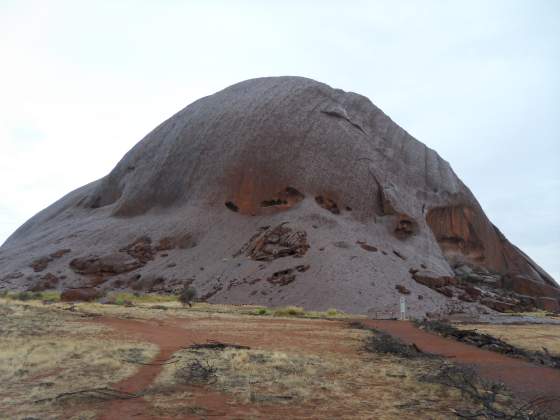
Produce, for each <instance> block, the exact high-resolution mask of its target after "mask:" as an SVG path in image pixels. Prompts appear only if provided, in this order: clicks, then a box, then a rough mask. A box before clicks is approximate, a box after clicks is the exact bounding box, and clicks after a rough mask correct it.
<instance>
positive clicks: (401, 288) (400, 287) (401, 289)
mask: <svg viewBox="0 0 560 420" xmlns="http://www.w3.org/2000/svg"><path fill="white" fill-rule="evenodd" d="M395 289H397V290H398V291H399V293H401V294H403V295H410V290H408V289H407V288H406V287H404V286H403V285H401V284H397V285H396V286H395Z"/></svg>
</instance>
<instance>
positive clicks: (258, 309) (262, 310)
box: [252, 308, 270, 315]
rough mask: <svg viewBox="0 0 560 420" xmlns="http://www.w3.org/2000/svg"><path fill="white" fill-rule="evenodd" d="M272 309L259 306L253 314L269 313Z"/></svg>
mask: <svg viewBox="0 0 560 420" xmlns="http://www.w3.org/2000/svg"><path fill="white" fill-rule="evenodd" d="M269 314H270V311H269V310H268V309H266V308H257V309H255V310H254V311H253V312H252V315H269Z"/></svg>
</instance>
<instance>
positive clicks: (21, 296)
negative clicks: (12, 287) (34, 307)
mask: <svg viewBox="0 0 560 420" xmlns="http://www.w3.org/2000/svg"><path fill="white" fill-rule="evenodd" d="M14 299H15V300H21V301H22V302H25V301H28V300H31V299H33V295H32V294H31V293H30V292H19V293H16V294H15V295H14Z"/></svg>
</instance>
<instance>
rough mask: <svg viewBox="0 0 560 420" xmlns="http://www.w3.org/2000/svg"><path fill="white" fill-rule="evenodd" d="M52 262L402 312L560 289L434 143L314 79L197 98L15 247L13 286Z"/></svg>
mask: <svg viewBox="0 0 560 420" xmlns="http://www.w3.org/2000/svg"><path fill="white" fill-rule="evenodd" d="M60 250H64V251H65V252H58V251H60ZM57 252H58V253H57ZM460 267H467V269H470V270H472V271H473V273H474V274H473V275H474V276H475V277H473V278H476V275H478V274H476V273H482V275H486V276H488V277H489V278H490V281H489V282H485V281H479V280H476V281H471V280H469V278H470V277H469V276H468V275H463V276H461V275H458V274H457V273H456V272H455V271H456V270H457V269H458V268H460ZM47 268H48V270H49V272H52V273H53V275H55V276H56V278H58V279H59V281H58V282H51V283H52V284H53V285H56V287H57V288H59V289H61V290H62V289H64V288H79V287H85V288H88V287H92V286H94V287H95V288H96V290H100V291H102V290H108V289H133V290H144V291H158V292H173V291H176V290H178V289H180V288H181V287H182V286H183V285H184V284H187V283H188V284H192V285H193V286H194V287H195V288H196V289H198V290H199V296H202V297H204V298H205V299H207V300H209V301H211V302H228V303H254V304H265V305H286V304H295V305H302V306H305V307H306V308H309V309H328V308H331V307H334V308H337V309H341V310H345V311H351V312H361V313H367V312H375V313H385V314H389V315H390V314H392V313H394V312H395V311H396V310H397V309H398V306H397V304H398V301H399V299H400V297H401V296H403V291H405V290H406V291H407V292H408V293H404V295H405V296H406V299H407V302H408V307H409V312H410V313H411V314H412V315H421V314H424V313H426V312H428V311H429V312H430V313H437V312H441V313H445V312H452V311H454V312H457V311H464V312H469V311H473V312H477V311H481V310H490V309H489V308H490V307H493V308H494V309H496V308H497V307H502V308H504V307H506V306H507V305H513V308H516V307H518V306H516V305H517V303H512V302H518V303H519V302H521V301H522V300H523V299H524V300H523V301H524V302H525V304H529V303H530V302H533V304H534V305H535V306H538V305H540V306H541V307H544V308H547V309H552V310H554V309H555V308H557V304H558V299H560V293H559V291H560V289H559V288H558V285H557V284H556V283H555V281H554V280H553V279H552V278H551V277H550V276H549V275H547V274H546V273H545V272H544V271H543V270H542V269H541V268H540V267H538V265H537V264H535V263H534V262H533V261H532V260H531V259H530V258H529V257H528V256H526V255H525V254H524V253H523V252H521V251H520V250H519V249H518V248H516V247H515V246H514V245H512V244H511V243H510V242H509V241H508V240H507V239H506V238H505V237H504V235H502V233H501V232H500V231H499V230H498V229H497V228H496V227H495V226H493V225H492V223H491V222H490V221H489V220H488V218H487V217H486V215H485V214H484V212H483V210H482V208H481V207H480V205H479V203H478V202H477V200H476V198H475V197H474V196H473V194H472V193H471V192H470V190H469V189H468V188H467V187H466V186H465V185H464V184H463V183H462V182H461V181H460V179H459V178H458V177H457V176H456V175H455V173H454V172H453V170H452V169H451V167H450V166H449V164H448V163H447V162H446V161H444V160H443V159H442V158H441V157H440V156H439V155H438V154H437V153H436V152H435V151H433V150H431V149H429V148H428V147H426V146H425V145H424V144H422V143H420V142H419V141H417V140H415V139H414V138H413V137H412V136H410V135H409V134H408V133H407V132H406V131H404V130H403V129H402V128H400V127H399V126H398V125H397V124H395V123H394V122H393V121H392V120H391V119H390V118H389V117H388V116H387V115H385V114H384V113H383V112H382V111H381V110H380V109H379V108H377V107H376V106H375V105H373V104H372V103H371V102H370V101H369V100H368V99H367V98H365V97H363V96H361V95H358V94H355V93H350V92H344V91H341V90H338V89H332V88H330V87H329V86H327V85H325V84H322V83H318V82H315V81H313V80H310V79H306V78H300V77H275V78H260V79H253V80H248V81H245V82H241V83H238V84H236V85H233V86H231V87H229V88H227V89H225V90H223V91H220V92H218V93H216V94H214V95H211V96H208V97H205V98H202V99H200V100H198V101H196V102H194V103H193V104H191V105H189V106H187V107H186V108H185V109H183V110H182V111H180V112H179V113H177V114H176V115H174V116H173V117H171V118H170V119H169V120H167V121H165V122H163V123H162V124H160V125H159V126H158V127H156V128H155V129H154V130H153V131H152V132H151V133H149V134H148V135H147V136H146V137H145V138H144V139H143V140H142V141H140V142H139V143H138V144H137V145H136V146H135V147H134V148H133V149H132V150H130V151H129V152H128V153H127V154H126V155H125V156H124V157H123V159H122V160H121V161H120V162H119V163H118V164H117V166H116V167H115V168H114V169H113V170H112V171H111V173H110V174H108V175H107V176H105V177H104V178H102V179H100V180H97V181H95V182H92V183H90V184H88V185H85V186H83V187H81V188H79V189H77V190H75V191H73V192H71V193H70V194H68V195H66V196H65V197H63V198H62V199H60V200H59V201H57V202H56V203H54V204H53V205H51V206H50V207H48V208H47V209H45V210H43V211H41V212H40V213H39V214H37V215H36V216H34V217H33V218H31V219H30V220H29V221H28V222H26V223H25V224H24V225H23V226H21V227H20V228H19V229H18V230H17V231H16V232H15V233H14V234H13V235H12V236H11V237H10V238H9V239H8V240H7V241H6V243H5V244H4V245H3V246H2V247H1V248H0V288H6V289H27V288H31V287H34V286H36V285H38V284H39V283H40V282H41V281H43V283H40V284H39V285H38V286H37V287H43V285H44V283H45V282H44V279H41V271H43V270H45V269H47ZM471 274H472V273H471ZM50 280H52V278H51V279H50ZM50 280H49V281H50ZM51 283H49V284H51ZM397 286H398V287H397ZM502 292H503V293H502ZM501 295H505V296H506V297H505V298H502V297H501ZM520 296H525V297H526V298H521V297H520ZM543 298H544V299H543ZM531 299H533V300H531ZM489 301H493V302H496V301H497V302H502V303H503V304H504V305H505V304H507V305H506V306H500V305H501V304H500V303H498V304H496V303H492V304H487V305H486V306H484V305H485V302H489ZM527 302H529V303H527ZM484 308H488V309H484Z"/></svg>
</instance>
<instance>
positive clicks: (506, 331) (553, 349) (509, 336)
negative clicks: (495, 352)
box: [455, 324, 560, 356]
mask: <svg viewBox="0 0 560 420" xmlns="http://www.w3.org/2000/svg"><path fill="white" fill-rule="evenodd" d="M455 326H456V327H457V328H461V329H469V330H473V329H475V330H477V331H479V332H481V333H484V334H489V335H492V336H494V337H497V338H499V339H501V340H503V341H505V342H506V343H508V344H511V345H513V346H516V347H519V348H522V349H525V350H531V351H540V352H542V351H543V348H546V349H547V350H548V351H549V352H550V354H553V355H555V356H560V325H552V324H537V325H534V324H533V325H491V324H457V325H455Z"/></svg>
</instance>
